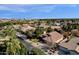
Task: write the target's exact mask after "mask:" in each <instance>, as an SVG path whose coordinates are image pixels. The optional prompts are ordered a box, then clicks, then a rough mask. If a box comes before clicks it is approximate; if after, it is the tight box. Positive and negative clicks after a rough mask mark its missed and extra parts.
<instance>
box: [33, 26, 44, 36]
mask: <svg viewBox="0 0 79 59" xmlns="http://www.w3.org/2000/svg"><path fill="white" fill-rule="evenodd" d="M34 33H35V36H36V37H37V38H38V37H39V36H40V35H41V34H43V33H44V28H43V27H37V28H36V30H35V32H34Z"/></svg>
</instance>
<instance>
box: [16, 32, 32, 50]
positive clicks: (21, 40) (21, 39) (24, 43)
mask: <svg viewBox="0 0 79 59" xmlns="http://www.w3.org/2000/svg"><path fill="white" fill-rule="evenodd" d="M16 35H17V37H18V38H19V41H20V42H21V43H23V45H24V46H25V47H26V48H29V50H31V49H32V48H33V46H32V45H31V44H30V43H29V42H27V41H25V40H27V38H26V36H24V35H23V34H20V33H18V32H17V34H16Z"/></svg>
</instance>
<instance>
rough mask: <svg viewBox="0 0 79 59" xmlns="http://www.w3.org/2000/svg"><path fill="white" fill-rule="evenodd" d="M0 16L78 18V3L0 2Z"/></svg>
mask: <svg viewBox="0 0 79 59" xmlns="http://www.w3.org/2000/svg"><path fill="white" fill-rule="evenodd" d="M0 18H79V5H78V4H0Z"/></svg>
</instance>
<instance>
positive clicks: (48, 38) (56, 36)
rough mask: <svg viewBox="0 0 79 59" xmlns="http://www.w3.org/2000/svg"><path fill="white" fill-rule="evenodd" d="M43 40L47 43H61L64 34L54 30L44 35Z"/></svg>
mask: <svg viewBox="0 0 79 59" xmlns="http://www.w3.org/2000/svg"><path fill="white" fill-rule="evenodd" d="M42 40H43V41H44V42H46V43H47V42H48V43H60V42H61V41H62V40H63V35H62V34H60V33H58V32H56V31H54V32H50V33H48V34H44V35H42Z"/></svg>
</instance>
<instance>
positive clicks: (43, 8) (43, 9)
mask: <svg viewBox="0 0 79 59" xmlns="http://www.w3.org/2000/svg"><path fill="white" fill-rule="evenodd" d="M55 8H56V5H49V6H38V7H33V8H31V10H33V11H37V12H46V13H48V12H51V11H52V10H54V9H55Z"/></svg>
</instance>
